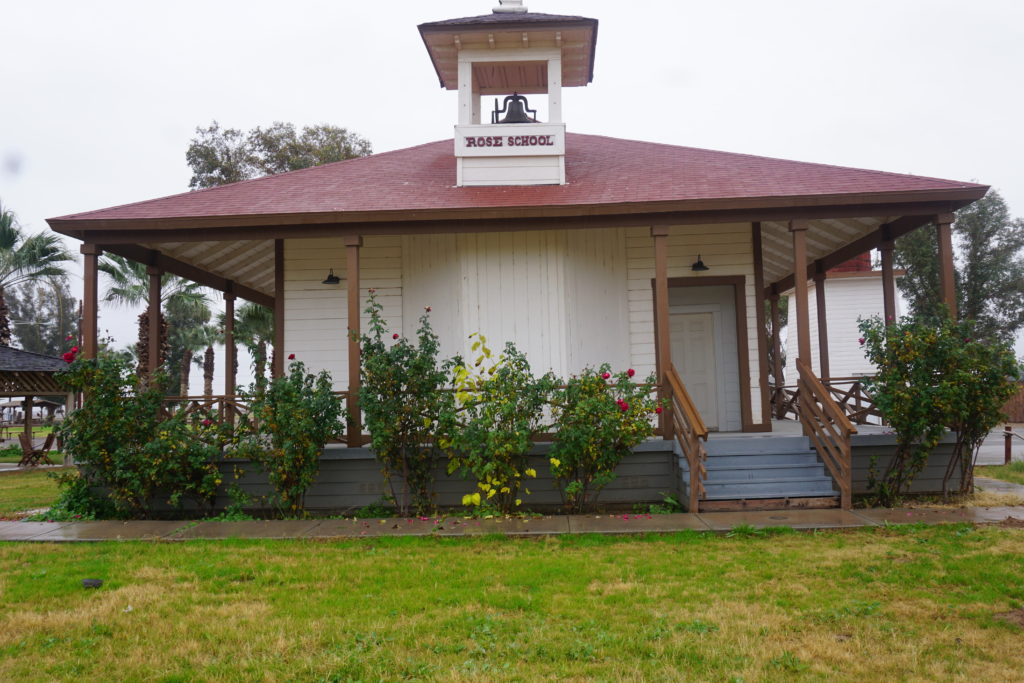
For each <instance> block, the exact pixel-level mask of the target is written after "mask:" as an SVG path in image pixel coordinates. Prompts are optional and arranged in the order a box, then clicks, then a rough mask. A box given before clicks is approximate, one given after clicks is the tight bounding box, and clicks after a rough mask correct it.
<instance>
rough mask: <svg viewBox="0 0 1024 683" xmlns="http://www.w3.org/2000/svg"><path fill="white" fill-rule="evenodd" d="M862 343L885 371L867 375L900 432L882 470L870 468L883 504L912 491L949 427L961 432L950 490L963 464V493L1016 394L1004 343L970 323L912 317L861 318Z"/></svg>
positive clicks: (879, 402) (886, 414)
mask: <svg viewBox="0 0 1024 683" xmlns="http://www.w3.org/2000/svg"><path fill="white" fill-rule="evenodd" d="M860 330H861V332H862V333H863V335H864V337H863V339H862V343H863V344H864V350H865V353H866V355H867V357H868V359H869V360H870V361H871V362H872V363H873V364H874V365H875V367H877V368H878V374H876V375H875V376H874V377H871V378H869V379H868V380H866V382H867V386H868V389H869V390H870V391H871V392H872V394H873V395H874V397H875V404H876V405H877V406H878V409H879V410H880V411H881V413H882V415H883V416H884V417H885V420H886V422H887V423H888V424H889V425H890V426H891V427H892V429H893V431H894V432H895V433H896V450H895V453H894V455H893V457H892V459H891V460H890V461H889V462H888V464H887V465H886V467H885V469H884V471H883V472H881V473H880V474H879V473H878V472H876V471H875V467H874V463H872V467H871V470H870V473H869V480H868V485H869V488H871V490H872V492H873V493H874V494H875V495H876V496H877V498H878V501H879V503H881V504H882V505H884V506H890V505H892V504H894V503H896V502H897V501H898V500H899V497H900V496H902V495H904V494H905V493H907V492H908V491H909V490H910V485H911V483H912V482H913V480H914V478H915V477H916V476H917V475H918V474H919V473H920V472H921V471H922V470H923V469H924V467H925V466H926V465H927V463H928V458H929V456H930V455H931V453H932V451H933V450H934V449H935V447H936V446H937V445H938V444H939V442H940V441H941V439H942V437H943V436H944V435H945V434H946V432H947V430H949V429H952V430H953V431H955V432H956V434H957V441H956V446H955V448H954V452H953V455H952V458H953V459H952V461H951V462H950V465H949V468H948V469H947V472H946V476H945V480H944V483H943V486H944V488H948V483H949V480H950V478H951V477H952V475H953V473H954V472H955V470H956V468H957V467H958V466H959V468H960V472H961V473H962V475H961V477H960V485H961V487H962V488H961V490H962V491H963V490H966V489H967V487H969V485H970V482H971V471H972V469H973V464H974V455H975V454H976V452H977V448H978V446H980V444H981V441H983V440H984V438H985V436H987V434H988V432H989V430H990V429H992V427H994V426H995V425H996V424H998V422H999V419H1000V417H1001V415H1000V410H1001V408H1002V406H1003V404H1004V403H1005V402H1006V400H1007V399H1008V398H1009V397H1010V396H1011V395H1012V394H1013V392H1014V391H1015V382H1014V380H1015V379H1016V378H1017V376H1018V372H1019V371H1018V368H1017V363H1016V360H1015V359H1014V357H1013V352H1012V351H1011V350H1010V348H1009V346H1008V345H1007V344H1005V343H991V342H986V341H982V340H979V339H978V338H977V336H976V335H975V334H974V332H973V331H972V325H971V324H970V323H969V322H964V323H954V322H952V321H950V320H949V316H948V315H945V314H940V317H939V318H938V320H937V321H936V322H932V321H927V320H923V319H921V318H911V317H905V318H901V319H900V320H897V321H894V322H893V323H892V324H891V325H888V326H887V325H885V324H884V323H883V322H882V320H881V318H880V317H878V316H874V317H872V318H869V319H867V320H861V322H860Z"/></svg>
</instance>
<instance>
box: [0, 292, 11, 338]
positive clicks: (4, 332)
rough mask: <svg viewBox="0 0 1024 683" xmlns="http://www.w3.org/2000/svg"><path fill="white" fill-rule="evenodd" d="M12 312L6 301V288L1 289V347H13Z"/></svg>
mask: <svg viewBox="0 0 1024 683" xmlns="http://www.w3.org/2000/svg"><path fill="white" fill-rule="evenodd" d="M10 317H11V311H10V309H9V308H7V301H6V299H4V288H3V287H0V346H10V345H11V323H10Z"/></svg>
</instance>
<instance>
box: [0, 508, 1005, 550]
mask: <svg viewBox="0 0 1024 683" xmlns="http://www.w3.org/2000/svg"><path fill="white" fill-rule="evenodd" d="M1007 521H1009V522H1011V523H1013V524H1014V525H1015V526H1024V507H991V508H912V509H911V508H893V509H870V510H853V511H844V510H783V511H765V512H704V513H700V514H688V513H680V514H673V515H646V514H643V515H639V514H621V515H572V516H553V517H537V518H533V519H482V520H478V519H464V518H461V517H437V518H433V517H419V518H412V519H323V520H317V519H311V520H282V521H247V522H182V521H171V522H160V521H133V522H117V521H102V522H0V541H45V542H64V541H129V540H139V541H184V540H192V539H224V538H271V539H299V538H301V539H331V538H372V537H381V536H444V537H455V536H479V535H482V534H506V535H509V536H550V535H560V534H580V533H596V534H639V533H669V532H673V531H683V530H694V531H704V532H717V533H725V532H728V531H730V530H732V529H734V528H736V527H739V526H749V527H753V528H755V529H763V528H766V527H790V528H793V529H801V530H814V529H848V528H856V527H873V526H882V525H886V524H914V523H922V522H923V523H925V524H945V523H954V522H970V523H975V524H993V523H999V522H1007Z"/></svg>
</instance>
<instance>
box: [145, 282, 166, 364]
mask: <svg viewBox="0 0 1024 683" xmlns="http://www.w3.org/2000/svg"><path fill="white" fill-rule="evenodd" d="M146 273H147V274H148V275H149V349H148V351H149V358H148V362H147V364H146V372H149V373H151V374H152V373H153V372H156V371H157V370H159V369H160V349H161V347H162V346H163V344H161V343H160V342H161V341H163V340H162V339H161V336H162V335H161V334H160V332H161V329H160V328H161V325H160V297H161V293H160V284H161V283H160V280H161V278H162V277H163V273H161V272H160V269H159V268H157V267H155V266H148V267H147V268H146Z"/></svg>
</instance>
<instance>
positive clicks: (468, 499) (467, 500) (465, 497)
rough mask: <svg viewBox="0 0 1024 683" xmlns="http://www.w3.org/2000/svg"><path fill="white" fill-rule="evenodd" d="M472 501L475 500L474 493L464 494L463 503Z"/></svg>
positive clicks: (466, 503) (467, 503)
mask: <svg viewBox="0 0 1024 683" xmlns="http://www.w3.org/2000/svg"><path fill="white" fill-rule="evenodd" d="M472 502H473V494H471V493H467V494H466V495H464V496H463V497H462V504H463V505H469V504H470V503H472Z"/></svg>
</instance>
